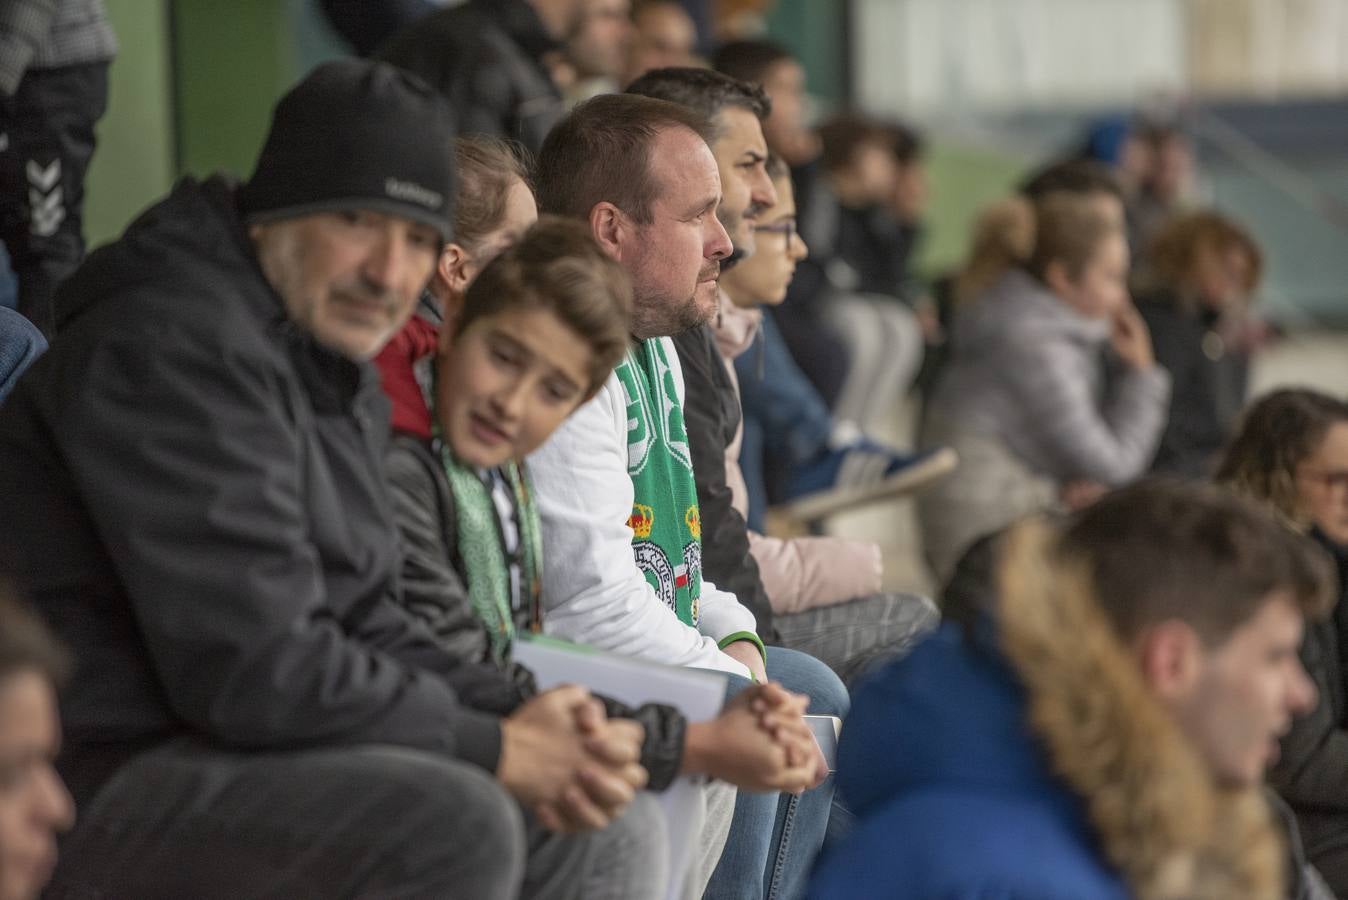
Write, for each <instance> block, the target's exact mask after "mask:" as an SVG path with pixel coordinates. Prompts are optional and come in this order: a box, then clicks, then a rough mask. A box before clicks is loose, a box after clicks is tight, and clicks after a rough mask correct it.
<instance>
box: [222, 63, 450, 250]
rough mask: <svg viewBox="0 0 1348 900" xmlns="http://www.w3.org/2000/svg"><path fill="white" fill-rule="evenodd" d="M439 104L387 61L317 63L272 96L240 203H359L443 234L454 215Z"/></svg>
mask: <svg viewBox="0 0 1348 900" xmlns="http://www.w3.org/2000/svg"><path fill="white" fill-rule="evenodd" d="M454 193H455V181H454V122H453V116H452V114H451V112H450V109H449V105H448V103H446V102H445V100H444V99H443V98H442V97H441V96H440V95H439V94H437V93H436V92H435V91H433V90H432V89H431V88H430V87H428V86H427V85H426V84H425V83H424V82H422V81H421V80H420V79H418V78H416V77H415V76H413V75H409V74H407V73H405V72H403V71H401V70H399V69H397V68H394V67H393V66H390V65H389V64H387V63H382V62H370V61H367V60H356V59H345V60H339V61H336V62H329V63H324V64H323V65H321V66H319V67H318V68H316V69H314V70H313V71H312V72H310V73H309V75H308V76H307V77H306V78H305V79H304V80H303V81H301V82H300V83H299V84H297V85H296V86H295V87H294V88H292V89H291V90H290V93H288V94H286V95H285V96H284V97H282V98H281V101H280V102H279V103H277V104H276V110H275V112H274V113H273V114H272V122H271V131H270V132H268V134H267V142H266V144H265V145H264V146H263V148H262V153H261V155H260V156H258V159H257V168H256V169H254V171H253V177H252V178H250V179H249V180H248V183H247V184H245V185H243V186H242V187H241V188H240V189H239V196H238V200H239V207H240V211H241V212H242V213H243V216H244V218H245V220H247V221H248V222H265V221H271V220H275V219H287V218H291V217H293V216H303V215H307V214H309V213H315V212H325V211H331V210H354V209H368V210H374V211H376V212H383V213H388V214H389V215H394V216H401V217H403V218H407V219H412V220H414V221H416V222H424V223H425V224H427V225H430V226H431V227H433V228H435V229H436V230H437V231H439V232H440V234H441V236H442V237H443V238H444V239H445V241H446V242H448V241H449V240H450V238H451V237H452V236H453V235H452V223H453V221H454Z"/></svg>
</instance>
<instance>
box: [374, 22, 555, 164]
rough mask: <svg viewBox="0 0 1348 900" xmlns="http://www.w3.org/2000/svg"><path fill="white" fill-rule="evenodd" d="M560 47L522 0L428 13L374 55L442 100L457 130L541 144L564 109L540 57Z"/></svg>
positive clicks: (535, 145)
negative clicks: (416, 79) (419, 80)
mask: <svg viewBox="0 0 1348 900" xmlns="http://www.w3.org/2000/svg"><path fill="white" fill-rule="evenodd" d="M558 49H560V45H559V44H558V42H557V41H556V39H555V38H553V36H552V35H550V34H548V32H547V29H546V28H544V26H543V22H542V20H540V19H539V18H538V13H536V12H535V11H534V8H533V7H532V6H530V5H529V4H528V3H526V2H525V0H469V2H467V3H464V4H463V5H461V6H452V7H449V8H448V9H443V10H439V11H437V12H433V13H431V14H430V15H428V16H426V17H425V18H422V19H418V20H417V21H415V22H413V23H412V24H411V25H408V26H407V27H406V28H404V29H403V30H402V31H399V32H398V33H397V34H395V35H394V36H393V37H392V38H390V39H389V41H388V43H386V44H385V45H384V46H383V47H381V48H380V49H379V50H378V52H377V53H376V54H375V55H376V56H377V57H378V58H380V59H383V60H385V61H387V62H391V63H393V64H394V65H396V66H399V67H400V68H403V69H405V70H407V71H409V72H411V73H413V74H414V75H419V76H420V77H421V78H422V79H424V80H425V81H426V83H428V84H429V85H431V87H433V88H435V89H436V90H438V91H440V93H442V94H444V95H445V96H446V97H448V98H449V101H450V105H451V106H453V107H454V114H455V116H456V117H457V120H458V125H459V133H460V134H487V135H492V136H494V137H501V138H509V139H511V140H516V141H519V142H520V143H521V144H523V145H524V146H525V147H527V148H528V149H529V150H530V151H531V152H533V153H537V152H538V151H539V149H540V148H541V147H542V146H543V138H545V137H547V134H548V132H549V131H550V130H551V129H552V126H553V125H555V124H557V121H558V120H559V119H560V118H561V117H562V114H563V113H564V112H565V107H564V105H563V103H562V95H561V92H560V91H558V90H557V85H556V84H555V83H554V82H553V80H552V76H551V75H550V74H549V73H548V70H547V67H546V66H544V64H543V56H544V54H546V53H548V52H549V51H552V50H558Z"/></svg>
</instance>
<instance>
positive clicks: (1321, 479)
mask: <svg viewBox="0 0 1348 900" xmlns="http://www.w3.org/2000/svg"><path fill="white" fill-rule="evenodd" d="M1300 474H1301V477H1302V478H1305V479H1306V480H1308V481H1313V482H1315V483H1316V484H1322V485H1324V486H1325V487H1326V488H1328V489H1329V490H1332V491H1339V492H1345V491H1348V471H1345V470H1342V469H1339V470H1331V471H1328V472H1317V471H1313V470H1303V471H1302V472H1301V473H1300Z"/></svg>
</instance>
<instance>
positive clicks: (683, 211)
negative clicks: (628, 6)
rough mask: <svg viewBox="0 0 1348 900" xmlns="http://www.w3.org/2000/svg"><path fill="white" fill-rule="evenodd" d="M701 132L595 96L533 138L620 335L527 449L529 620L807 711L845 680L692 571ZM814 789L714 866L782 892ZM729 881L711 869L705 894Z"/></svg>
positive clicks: (711, 302) (542, 176) (554, 198)
mask: <svg viewBox="0 0 1348 900" xmlns="http://www.w3.org/2000/svg"><path fill="white" fill-rule="evenodd" d="M709 131H710V129H709V126H708V124H707V122H706V121H705V120H704V119H703V118H702V117H701V116H699V115H698V114H696V113H694V112H692V111H690V110H688V109H686V108H684V107H681V106H678V105H676V104H671V103H666V102H664V101H659V100H652V99H649V98H645V97H636V96H631V95H609V96H603V97H597V98H595V99H593V100H590V101H588V102H586V103H583V104H581V105H580V106H578V107H576V108H575V110H573V111H572V113H571V114H570V115H569V116H568V117H567V118H565V119H564V120H563V121H562V122H561V123H559V124H558V126H557V127H556V128H555V129H554V130H553V131H552V133H551V134H550V135H549V136H548V139H547V140H546V141H545V142H544V145H543V149H542V152H541V153H540V156H539V163H538V195H539V205H540V207H541V209H542V211H544V212H551V213H557V214H561V215H567V216H571V217H574V218H579V219H582V220H584V221H587V222H588V223H589V224H590V227H591V231H592V233H593V235H594V237H595V239H596V240H597V241H598V242H599V244H600V246H602V247H603V248H604V249H605V250H606V251H607V252H608V253H610V254H611V255H612V256H613V257H614V258H615V259H617V260H618V261H619V262H620V263H622V265H623V266H624V268H625V269H626V270H627V271H628V273H629V274H630V275H631V276H632V281H633V287H634V310H633V325H632V330H633V338H634V344H633V347H632V349H631V350H630V351H629V353H628V354H627V357H626V358H625V359H624V360H623V362H622V363H621V364H620V365H619V366H618V368H617V369H616V370H615V372H614V374H613V376H612V377H610V378H609V380H608V381H607V382H606V383H605V385H604V386H603V388H602V389H601V390H600V391H599V393H598V395H596V396H595V398H594V399H592V400H591V401H589V402H588V403H587V404H585V405H584V406H583V407H581V409H580V410H578V411H577V412H576V413H574V414H573V415H572V416H571V418H570V419H568V420H567V422H566V423H565V424H564V425H563V426H562V427H561V428H560V429H558V431H557V432H556V433H555V434H554V435H553V437H552V439H551V440H550V441H549V442H548V443H547V444H545V445H544V446H543V447H542V448H541V449H540V450H539V451H538V452H537V453H536V454H535V455H534V456H533V457H531V459H530V466H531V469H532V472H533V476H534V482H535V489H536V494H537V501H538V507H539V510H540V513H541V515H542V520H543V523H542V524H543V544H544V553H543V555H544V558H545V559H546V560H548V571H547V573H546V575H545V578H544V585H543V602H544V605H545V606H546V608H547V618H546V620H545V621H546V622H547V628H548V630H549V631H550V632H551V633H554V634H557V635H559V636H561V637H565V638H569V639H572V640H576V641H580V642H583V643H587V644H591V645H594V646H598V647H603V648H606V649H609V650H613V651H616V652H620V653H626V654H630V655H633V656H639V657H643V658H646V659H650V660H654V661H657V662H662V663H668V664H672V665H686V666H698V667H703V668H711V669H718V670H721V671H724V672H727V673H730V674H731V675H732V676H737V677H738V678H739V679H740V683H743V679H746V678H753V679H754V680H757V681H764V680H766V679H767V678H769V677H771V678H773V679H774V680H778V681H781V682H782V684H783V685H785V686H786V687H787V688H788V689H790V690H794V691H797V692H799V693H802V694H806V695H807V696H808V697H809V699H810V711H811V712H813V713H819V714H825V715H836V716H841V715H843V714H844V713H845V711H846V707H847V693H846V690H845V689H844V688H843V686H842V684H841V682H840V681H839V680H838V678H837V677H836V676H835V675H833V673H832V672H831V671H830V670H829V669H828V668H827V667H826V666H824V665H823V664H822V663H820V662H819V661H818V660H815V659H813V658H812V657H809V656H806V655H805V654H802V653H796V652H794V651H790V650H785V649H783V648H779V647H771V648H767V649H766V650H765V649H764V646H763V644H762V642H761V641H760V640H759V638H758V635H757V634H756V633H755V620H754V617H753V614H752V613H750V612H749V610H747V609H745V608H744V607H743V606H742V605H741V604H740V602H739V601H738V599H736V597H735V596H734V595H733V594H729V593H726V592H724V591H720V590H717V588H716V587H715V585H713V584H711V583H709V582H704V581H703V580H702V571H701V521H700V515H699V511H698V506H697V492H696V487H695V483H694V478H693V469H692V461H691V458H690V456H689V451H688V436H687V432H686V429H685V427H684V421H683V379H682V373H681V371H680V368H679V361H678V355H677V354H676V353H675V351H674V347H673V345H672V342H671V341H670V337H671V336H672V335H675V334H678V333H680V332H682V331H685V330H687V329H689V328H693V327H695V326H697V325H700V324H702V323H704V322H706V321H707V320H708V319H710V317H711V316H712V315H713V314H714V313H715V310H716V300H717V278H718V277H719V274H720V265H721V261H722V260H723V259H725V258H726V257H727V256H728V255H729V254H730V252H731V243H730V239H729V237H728V235H727V234H726V231H725V228H724V227H723V226H722V225H721V223H720V221H719V220H718V219H717V216H716V210H717V207H718V206H719V205H720V203H721V181H720V176H719V174H718V169H717V165H716V160H715V158H714V157H713V155H712V151H711V149H710V147H708V145H707V140H706V136H707V135H708V133H709ZM819 774H820V778H821V779H822V778H823V775H824V774H825V773H824V767H823V766H822V761H821V765H820V773H819ZM831 799H832V785H831V783H828V784H825V785H824V786H822V787H820V788H816V789H815V790H812V791H808V792H806V793H805V794H804V795H802V796H801V797H799V798H798V797H785V796H784V797H783V798H781V801H780V802H774V803H773V804H771V805H770V808H769V809H767V810H766V814H765V813H764V811H763V810H762V808H761V804H760V805H759V808H757V809H755V810H753V811H751V813H752V814H746V815H745V816H743V817H741V815H740V810H739V809H737V812H736V821H735V824H734V825H733V826H732V830H731V839H730V843H729V844H728V845H727V848H726V852H725V855H724V856H723V857H722V863H721V869H722V870H725V871H726V872H727V873H733V876H734V877H735V878H736V879H741V880H742V879H746V878H747V879H749V880H751V881H753V882H754V883H755V885H761V888H762V890H763V891H764V892H765V893H769V894H773V895H776V896H795V895H796V894H797V893H798V892H799V891H800V890H801V889H802V888H803V883H802V882H803V879H804V876H805V873H806V871H807V869H808V867H809V864H810V862H811V860H812V857H813V856H814V854H815V853H816V852H817V851H818V848H819V846H820V844H821V843H822V841H823V834H824V830H825V827H826V824H827V820H828V813H829V805H830V801H831ZM774 836H777V837H778V840H776V841H774V840H773V838H774ZM718 876H719V870H718ZM743 887H744V885H740V884H735V885H732V884H721V883H719V879H713V884H712V885H711V887H710V888H709V889H708V893H707V896H708V897H710V898H715V897H719V896H734V895H735V894H736V893H737V892H741V891H742V888H743ZM774 892H775V893H774Z"/></svg>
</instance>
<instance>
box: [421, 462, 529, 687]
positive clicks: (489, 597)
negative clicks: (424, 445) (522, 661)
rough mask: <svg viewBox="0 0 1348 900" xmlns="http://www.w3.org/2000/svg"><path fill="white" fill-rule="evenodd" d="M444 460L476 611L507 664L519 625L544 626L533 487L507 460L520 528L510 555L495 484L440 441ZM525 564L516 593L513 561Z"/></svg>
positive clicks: (497, 653) (494, 652) (508, 482)
mask: <svg viewBox="0 0 1348 900" xmlns="http://www.w3.org/2000/svg"><path fill="white" fill-rule="evenodd" d="M440 459H441V461H442V463H443V464H444V469H445V477H446V478H448V479H449V488H450V492H451V493H452V494H453V495H454V511H455V516H456V519H457V534H458V544H459V547H458V549H459V557H460V558H461V559H462V560H463V568H464V570H465V571H464V572H463V573H462V574H463V576H464V581H465V582H467V584H468V599H469V602H470V603H471V604H472V606H473V612H475V613H476V614H477V617H478V618H479V619H480V620H481V621H482V623H483V625H485V626H486V628H487V634H488V636H489V637H490V639H491V652H492V656H493V658H495V660H496V662H497V663H504V662H505V661H506V659H507V658H508V657H509V654H510V646H511V644H512V642H513V641H514V639H515V633H516V630H517V629H518V628H521V627H524V628H528V629H529V630H531V631H540V630H541V626H542V603H541V600H540V596H541V585H542V581H541V576H542V560H543V539H542V528H541V525H540V521H539V516H538V508H537V507H536V506H535V505H534V503H533V490H532V487H531V485H530V484H529V478H528V475H527V474H526V473H525V471H524V470H523V468H522V467H521V466H518V465H516V464H515V463H514V462H507V463H506V464H505V465H504V466H502V467H501V469H500V471H501V474H502V476H503V477H504V478H505V482H506V485H507V486H508V487H509V488H510V493H511V497H512V499H513V500H514V505H515V521H516V524H517V527H518V530H519V550H518V554H517V557H516V558H515V559H511V558H508V557H507V555H506V549H505V539H504V536H503V535H504V532H503V525H502V523H501V520H500V517H499V516H498V514H497V508H496V504H495V502H493V500H492V496H491V487H490V485H489V484H488V483H487V482H486V481H484V480H483V477H482V476H481V475H480V474H478V472H477V471H475V470H474V469H470V468H467V467H465V466H463V465H461V464H460V463H459V462H458V460H456V459H454V456H453V454H452V453H450V452H449V448H448V446H447V445H445V444H441V448H440ZM512 562H515V563H518V565H519V567H520V594H521V595H522V596H519V597H515V596H512V593H513V592H512V591H511V586H510V565H511V563H512Z"/></svg>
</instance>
